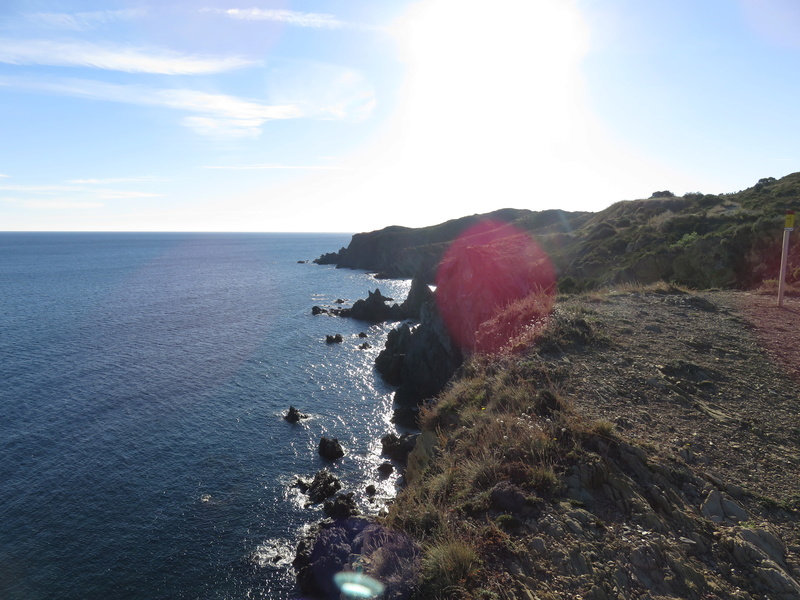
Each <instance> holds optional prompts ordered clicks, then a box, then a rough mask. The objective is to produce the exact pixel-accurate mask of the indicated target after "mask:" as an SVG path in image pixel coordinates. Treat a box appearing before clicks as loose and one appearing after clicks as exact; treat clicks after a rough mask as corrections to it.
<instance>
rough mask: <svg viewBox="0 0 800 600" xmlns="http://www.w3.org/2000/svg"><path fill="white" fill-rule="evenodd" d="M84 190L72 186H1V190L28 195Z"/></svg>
mask: <svg viewBox="0 0 800 600" xmlns="http://www.w3.org/2000/svg"><path fill="white" fill-rule="evenodd" d="M83 189H84V188H82V187H78V186H70V185H0V190H3V191H10V192H25V193H28V194H58V193H61V192H79V191H82V190H83Z"/></svg>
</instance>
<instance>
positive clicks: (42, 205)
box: [21, 200, 105, 210]
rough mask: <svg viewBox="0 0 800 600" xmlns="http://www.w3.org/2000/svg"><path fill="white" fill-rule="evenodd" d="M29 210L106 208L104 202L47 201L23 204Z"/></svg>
mask: <svg viewBox="0 0 800 600" xmlns="http://www.w3.org/2000/svg"><path fill="white" fill-rule="evenodd" d="M21 204H23V205H24V206H26V207H27V208H36V209H40V210H41V209H46V210H86V209H89V208H101V207H103V206H105V204H103V203H102V202H79V201H70V200H66V201H58V200H54V201H45V202H39V201H34V202H22V203H21Z"/></svg>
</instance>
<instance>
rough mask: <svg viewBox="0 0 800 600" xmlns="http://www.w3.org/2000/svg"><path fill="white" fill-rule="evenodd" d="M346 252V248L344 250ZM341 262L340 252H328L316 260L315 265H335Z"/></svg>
mask: <svg viewBox="0 0 800 600" xmlns="http://www.w3.org/2000/svg"><path fill="white" fill-rule="evenodd" d="M342 250H344V248H342ZM338 262H339V253H338V252H326V253H325V254H323V255H322V256H320V257H319V258H315V259H314V263H315V264H318V265H335V264H337V263H338Z"/></svg>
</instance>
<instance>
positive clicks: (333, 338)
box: [325, 333, 344, 344]
mask: <svg viewBox="0 0 800 600" xmlns="http://www.w3.org/2000/svg"><path fill="white" fill-rule="evenodd" d="M343 341H344V338H342V334H341V333H337V334H336V335H326V336H325V342H326V343H328V344H341V343H342V342H343Z"/></svg>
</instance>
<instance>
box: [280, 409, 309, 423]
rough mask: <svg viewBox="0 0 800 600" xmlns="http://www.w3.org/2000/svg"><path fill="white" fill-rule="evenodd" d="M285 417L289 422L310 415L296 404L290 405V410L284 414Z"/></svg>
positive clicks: (294, 421)
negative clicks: (298, 408)
mask: <svg viewBox="0 0 800 600" xmlns="http://www.w3.org/2000/svg"><path fill="white" fill-rule="evenodd" d="M283 418H284V419H286V420H287V421H289V423H297V422H298V421H300V420H301V419H307V418H308V415H307V414H305V413H301V412H300V411H299V410H297V409H296V408H295V407H294V406H290V407H289V412H287V413H286V414H285V415H284V416H283Z"/></svg>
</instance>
